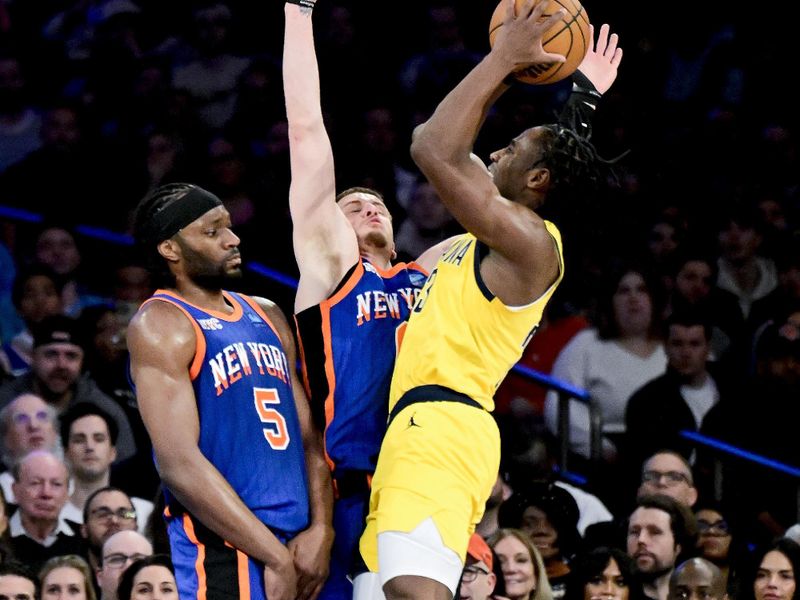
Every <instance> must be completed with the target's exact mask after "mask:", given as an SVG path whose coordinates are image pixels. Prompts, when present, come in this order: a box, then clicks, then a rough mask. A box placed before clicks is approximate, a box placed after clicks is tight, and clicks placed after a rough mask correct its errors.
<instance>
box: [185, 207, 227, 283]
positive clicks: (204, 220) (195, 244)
mask: <svg viewBox="0 0 800 600" xmlns="http://www.w3.org/2000/svg"><path fill="white" fill-rule="evenodd" d="M176 240H177V241H178V245H179V246H180V249H181V259H182V262H183V268H184V271H185V273H186V275H187V276H188V277H189V278H190V279H192V280H193V281H195V282H196V283H198V284H200V285H202V286H203V287H207V288H209V289H219V288H221V287H223V285H224V283H225V282H226V281H227V280H230V279H236V278H238V277H241V275H242V258H241V256H240V253H239V237H238V236H237V235H236V234H235V233H233V231H232V230H231V216H230V214H229V213H228V211H227V210H226V209H225V208H224V207H222V206H217V207H216V208H212V209H211V210H210V211H208V212H207V213H206V214H204V215H203V216H201V217H200V218H198V219H195V220H194V221H192V222H191V223H190V224H189V225H187V226H186V227H184V228H183V229H182V230H181V231H180V233H179V234H178V235H177V236H176Z"/></svg>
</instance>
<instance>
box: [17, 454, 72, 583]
mask: <svg viewBox="0 0 800 600" xmlns="http://www.w3.org/2000/svg"><path fill="white" fill-rule="evenodd" d="M14 480H15V481H14V485H13V490H14V496H15V497H16V498H17V504H18V505H19V509H18V510H17V511H16V512H15V513H14V514H13V515H12V516H11V519H10V520H9V523H8V527H9V531H10V533H11V548H12V550H13V551H14V556H15V557H16V558H17V559H18V560H19V561H20V562H23V563H24V564H26V565H28V566H30V567H32V568H34V569H38V568H39V567H40V566H41V565H42V564H43V563H44V562H45V561H46V560H47V559H48V558H52V557H53V556H61V555H62V554H77V553H79V552H80V548H81V543H80V539H79V538H78V537H76V536H75V532H74V531H73V530H72V528H70V526H69V525H67V524H66V523H65V522H64V521H62V520H61V519H60V518H59V514H60V513H61V509H62V508H63V507H64V504H65V503H66V502H67V495H68V491H67V490H68V487H69V472H68V470H67V466H66V465H65V464H64V461H63V460H62V459H61V458H60V457H59V456H56V455H55V454H53V453H52V452H48V451H46V450H34V451H33V452H30V453H29V454H27V455H26V456H24V457H23V458H22V459H20V460H19V462H18V463H17V464H16V465H15V466H14Z"/></svg>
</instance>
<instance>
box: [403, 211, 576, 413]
mask: <svg viewBox="0 0 800 600" xmlns="http://www.w3.org/2000/svg"><path fill="white" fill-rule="evenodd" d="M545 226H546V227H547V231H548V232H549V233H550V235H551V236H553V240H554V243H555V245H556V249H557V252H558V261H559V274H558V279H557V280H556V281H555V283H553V285H552V286H550V288H549V289H548V290H547V291H546V292H545V293H544V294H543V295H542V296H541V297H539V298H538V299H537V300H535V301H534V302H532V303H531V304H528V305H526V306H523V307H509V306H506V305H505V304H503V303H502V302H501V301H500V300H499V299H498V298H496V297H495V296H494V295H493V294H492V292H491V291H490V290H489V289H488V288H487V287H486V285H485V284H484V283H483V280H482V278H481V275H480V262H481V259H482V258H483V257H484V256H486V254H487V253H488V251H489V248H488V247H487V246H486V245H485V244H482V243H480V242H479V241H478V240H477V239H476V238H475V236H474V235H472V234H469V233H467V234H464V235H462V236H460V237H459V238H456V240H455V241H454V242H453V244H452V246H450V248H449V249H448V250H447V252H446V253H445V254H444V255H442V257H441V258H440V259H439V262H438V264H437V265H436V268H435V269H434V270H433V272H432V273H431V275H430V277H429V278H428V281H427V282H426V283H425V286H424V287H423V289H422V292H421V293H420V296H419V298H418V299H417V302H416V304H415V306H414V310H413V311H412V313H411V318H410V319H409V321H408V325H407V327H406V330H405V332H404V333H403V337H402V343H401V345H400V352H399V354H398V357H397V361H396V362H395V367H394V375H393V377H392V387H391V393H390V396H389V409H390V410H391V409H392V408H394V405H395V404H396V403H397V401H398V400H399V399H400V398H401V397H402V396H403V394H405V393H406V392H408V391H409V390H412V389H414V388H416V387H419V386H428V385H437V386H442V387H445V388H448V389H450V390H453V391H455V392H459V393H461V394H465V395H467V396H469V397H470V398H472V399H473V400H475V401H476V402H478V403H480V405H481V406H482V407H483V408H485V409H486V410H488V411H491V410H493V409H494V399H493V396H494V393H495V390H496V389H497V386H499V385H500V383H501V382H502V381H503V379H504V378H505V376H506V374H507V373H508V371H509V370H510V369H511V367H513V366H514V365H515V364H516V362H517V361H518V360H519V359H520V357H521V356H522V351H523V350H524V348H525V345H526V344H527V343H528V341H529V340H530V338H531V336H532V334H533V332H534V331H535V330H536V327H538V325H539V322H540V321H541V320H542V312H543V311H544V307H545V305H546V304H547V301H548V300H549V299H550V297H551V296H552V295H553V292H554V291H555V289H556V287H557V286H558V284H559V283H560V282H561V279H562V278H563V276H564V260H563V251H562V247H561V234H560V233H559V231H558V228H556V226H555V225H554V224H553V223H551V222H549V221H545Z"/></svg>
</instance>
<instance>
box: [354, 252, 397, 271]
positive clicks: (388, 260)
mask: <svg viewBox="0 0 800 600" xmlns="http://www.w3.org/2000/svg"><path fill="white" fill-rule="evenodd" d="M392 254H394V253H393V252H392V251H391V250H390V249H389V248H362V249H361V257H362V258H366V259H367V260H368V261H369V262H371V263H372V264H373V265H375V266H376V267H378V268H379V269H382V270H384V271H386V270H388V269H391V268H392Z"/></svg>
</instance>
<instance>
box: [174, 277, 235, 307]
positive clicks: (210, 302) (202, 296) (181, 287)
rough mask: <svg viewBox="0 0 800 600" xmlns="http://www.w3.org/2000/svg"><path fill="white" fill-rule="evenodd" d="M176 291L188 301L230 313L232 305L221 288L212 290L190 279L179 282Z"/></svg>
mask: <svg viewBox="0 0 800 600" xmlns="http://www.w3.org/2000/svg"><path fill="white" fill-rule="evenodd" d="M175 291H176V292H177V293H178V294H179V295H180V296H181V297H182V298H183V299H185V300H186V301H187V302H189V303H190V304H194V305H195V306H199V307H200V308H205V309H210V310H213V311H217V312H222V313H229V312H231V310H233V309H232V307H231V306H230V304H228V302H227V301H226V300H225V296H224V295H223V293H222V290H221V289H218V290H210V289H208V288H204V287H201V286H199V285H197V284H195V283H193V282H190V281H183V282H178V285H177V286H176V287H175Z"/></svg>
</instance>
